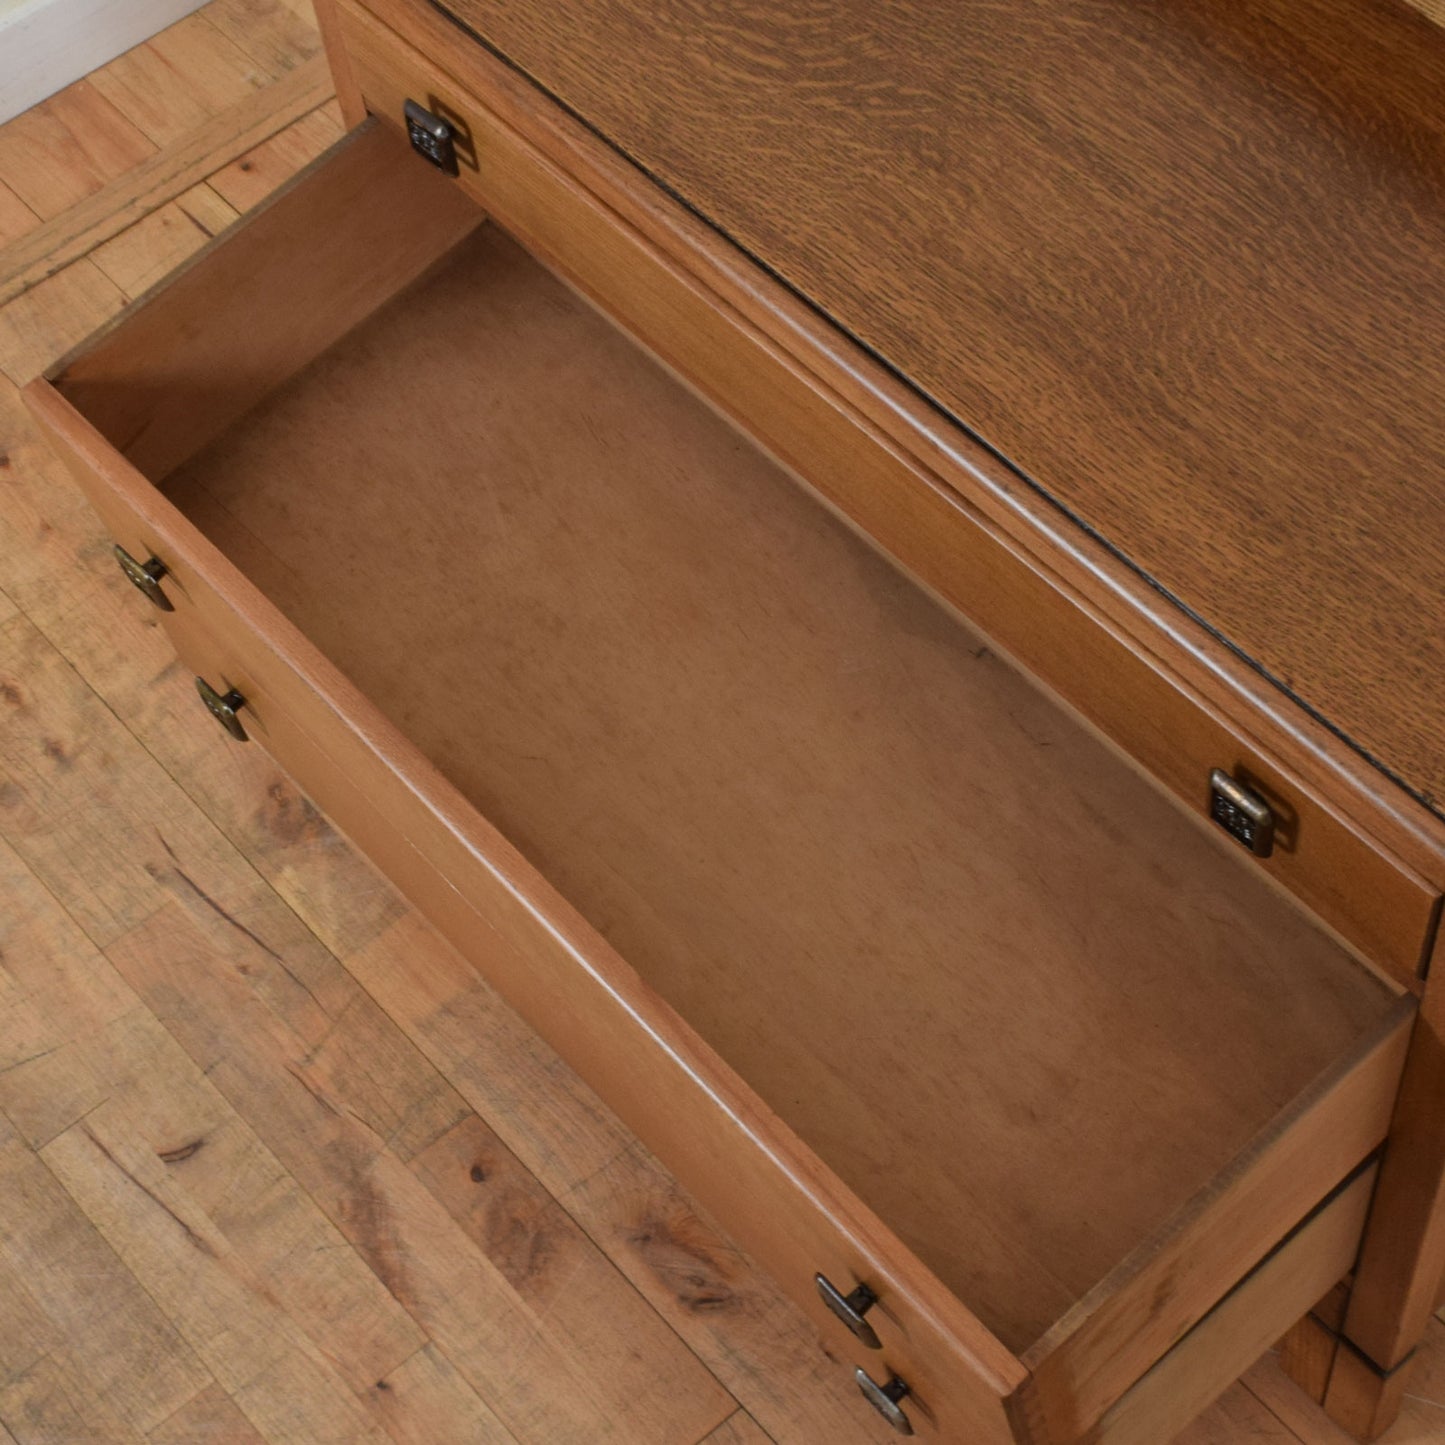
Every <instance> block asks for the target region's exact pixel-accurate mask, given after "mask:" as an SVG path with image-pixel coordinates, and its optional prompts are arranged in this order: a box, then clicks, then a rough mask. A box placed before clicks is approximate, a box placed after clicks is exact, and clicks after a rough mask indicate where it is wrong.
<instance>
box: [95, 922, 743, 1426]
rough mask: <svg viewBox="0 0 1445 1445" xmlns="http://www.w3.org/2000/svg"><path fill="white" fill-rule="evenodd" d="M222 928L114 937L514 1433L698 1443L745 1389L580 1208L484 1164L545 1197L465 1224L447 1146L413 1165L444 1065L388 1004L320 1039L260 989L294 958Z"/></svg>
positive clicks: (173, 926) (443, 1092) (170, 1022)
mask: <svg viewBox="0 0 1445 1445" xmlns="http://www.w3.org/2000/svg"><path fill="white" fill-rule="evenodd" d="M222 942H223V946H224V947H225V948H226V949H227V952H223V953H221V954H219V956H218V955H217V952H216V949H215V947H214V943H213V942H212V941H208V940H206V939H205V938H203V937H201V936H200V935H199V934H198V933H197V932H196V931H195V930H194V929H192V928H190V927H189V926H188V921H187V920H186V918H185V917H184V916H183V915H182V914H181V912H180V910H179V909H168V910H166V911H165V912H164V913H163V914H160V915H157V917H156V918H155V919H153V920H150V921H148V922H147V923H146V924H145V925H143V926H142V927H141V928H139V929H137V930H136V931H135V932H133V933H132V934H130V935H127V937H125V938H124V939H122V940H119V941H118V942H117V943H115V944H113V945H112V946H111V948H110V949H109V950H108V951H109V954H110V957H111V958H112V960H113V961H114V962H115V963H116V965H117V966H118V967H119V969H120V971H121V973H122V974H123V975H124V976H125V977H126V979H127V980H128V981H129V982H130V983H131V984H132V986H133V987H135V989H136V991H137V992H138V993H139V994H140V996H141V997H142V998H143V999H144V1000H145V1002H146V1003H147V1004H148V1006H149V1007H150V1008H151V1009H152V1010H153V1011H154V1012H155V1013H156V1014H157V1016H158V1017H160V1018H161V1019H162V1020H163V1022H164V1023H165V1025H166V1027H167V1028H168V1029H169V1030H170V1031H171V1032H173V1033H174V1034H175V1036H176V1037H177V1038H178V1039H179V1040H180V1041H181V1043H182V1045H183V1047H184V1048H185V1049H186V1050H187V1052H188V1053H189V1054H190V1056H191V1058H192V1059H193V1060H194V1061H195V1063H196V1064H197V1065H198V1066H199V1067H200V1068H201V1069H202V1070H203V1071H204V1072H205V1075H206V1077H207V1078H208V1079H209V1080H210V1081H211V1082H212V1083H213V1084H214V1085H215V1086H216V1087H217V1088H218V1089H219V1090H220V1091H221V1092H222V1094H223V1095H225V1096H226V1097H228V1098H230V1099H234V1100H235V1101H236V1102H237V1104H238V1106H242V1107H245V1108H247V1109H248V1110H250V1111H251V1112H252V1113H253V1116H254V1117H255V1118H256V1120H257V1125H258V1128H259V1129H260V1131H261V1137H262V1139H263V1140H264V1141H265V1143H266V1144H267V1145H268V1147H269V1148H270V1149H271V1150H272V1151H273V1152H274V1153H275V1154H276V1156H277V1158H278V1159H280V1160H281V1161H282V1163H283V1164H284V1165H285V1166H286V1167H287V1168H288V1169H289V1170H290V1171H291V1173H292V1175H293V1176H294V1177H295V1178H296V1179H297V1180H298V1181H299V1182H300V1184H301V1185H302V1187H303V1188H305V1189H306V1190H307V1191H308V1192H309V1193H310V1194H311V1196H312V1197H313V1198H315V1199H316V1201H317V1202H318V1203H319V1204H320V1206H321V1207H322V1209H323V1210H324V1211H325V1212H326V1213H327V1215H328V1216H329V1217H330V1218H331V1219H333V1220H334V1221H335V1222H336V1224H337V1226H338V1228H339V1229H340V1231H341V1233H342V1234H343V1236H344V1237H345V1238H346V1239H348V1240H349V1241H350V1242H351V1243H352V1244H353V1245H354V1246H355V1247H356V1248H357V1249H358V1250H359V1251H360V1253H361V1255H362V1256H363V1258H365V1259H366V1260H367V1261H368V1263H369V1264H370V1265H371V1267H372V1269H373V1270H374V1271H375V1273H376V1274H377V1276H378V1277H379V1278H380V1279H381V1280H383V1281H384V1282H385V1283H386V1284H387V1286H388V1288H390V1290H391V1291H392V1293H393V1294H394V1295H396V1296H397V1298H398V1299H400V1300H401V1301H402V1302H403V1304H404V1305H405V1306H406V1308H407V1309H408V1311H409V1312H410V1313H411V1315H412V1316H413V1318H415V1319H416V1320H417V1321H418V1323H419V1324H420V1325H421V1326H422V1328H423V1329H424V1330H425V1332H426V1333H427V1335H428V1336H429V1337H430V1338H431V1339H432V1340H434V1341H435V1342H436V1343H437V1345H438V1346H439V1347H440V1348H441V1349H442V1350H443V1351H445V1353H446V1354H447V1356H448V1358H449V1359H450V1360H451V1361H452V1362H453V1363H454V1364H455V1365H456V1367H457V1369H458V1371H459V1372H460V1373H461V1374H462V1375H463V1376H464V1377H465V1378H466V1379H467V1380H468V1381H469V1383H471V1384H472V1385H473V1386H474V1387H475V1388H476V1389H477V1390H478V1391H479V1393H481V1394H482V1395H483V1397H484V1398H485V1399H486V1400H487V1401H488V1403H489V1404H490V1405H491V1406H492V1407H493V1408H494V1409H495V1410H496V1411H497V1413H498V1415H499V1416H500V1417H501V1418H502V1420H503V1421H505V1422H506V1424H507V1426H508V1427H509V1428H510V1429H511V1430H512V1432H513V1433H514V1434H515V1435H516V1436H517V1438H518V1439H519V1440H537V1441H539V1442H541V1441H546V1442H557V1445H562V1442H566V1441H576V1442H579V1445H581V1442H588V1441H593V1440H605V1439H614V1438H615V1439H627V1440H630V1441H636V1442H638V1445H643V1442H650V1441H657V1442H690V1441H693V1440H696V1439H698V1438H700V1437H701V1436H702V1435H703V1434H704V1433H706V1430H707V1429H710V1428H711V1427H712V1426H713V1425H714V1424H716V1423H718V1422H719V1421H720V1420H721V1419H723V1418H724V1417H725V1416H726V1415H728V1414H729V1413H731V1411H732V1410H733V1409H734V1408H735V1406H734V1403H733V1401H732V1400H731V1399H730V1398H728V1397H727V1395H726V1394H725V1392H723V1391H722V1390H721V1389H719V1388H718V1387H717V1385H716V1383H715V1382H714V1381H713V1380H712V1379H711V1377H710V1376H709V1375H708V1374H707V1373H706V1371H705V1370H704V1369H703V1368H702V1366H701V1365H699V1364H698V1362H697V1361H696V1360H695V1359H694V1358H693V1357H692V1356H691V1355H690V1354H689V1353H688V1352H687V1351H686V1350H685V1349H684V1348H683V1347H682V1345H681V1344H680V1343H679V1342H678V1341H677V1339H676V1337H675V1336H672V1335H671V1333H670V1332H669V1331H668V1330H667V1329H666V1327H665V1326H664V1325H663V1324H662V1322H661V1321H660V1320H658V1319H657V1318H656V1316H655V1315H653V1314H652V1313H651V1312H650V1311H648V1310H647V1309H646V1308H645V1306H644V1305H643V1303H642V1301H641V1300H640V1299H637V1298H636V1297H635V1296H634V1295H633V1292H632V1291H631V1290H630V1289H629V1288H628V1287H627V1285H626V1282H625V1281H624V1280H623V1279H622V1278H621V1277H620V1276H619V1275H617V1273H616V1272H615V1271H614V1270H611V1269H610V1267H609V1266H607V1264H606V1262H605V1261H603V1260H600V1259H597V1260H596V1262H595V1265H594V1264H593V1262H592V1258H591V1257H593V1256H595V1253H596V1252H595V1250H594V1248H593V1247H592V1246H591V1244H590V1243H589V1242H588V1241H586V1240H585V1239H584V1238H583V1237H582V1236H581V1234H580V1232H579V1231H576V1230H575V1227H573V1226H572V1222H571V1220H570V1219H567V1218H566V1217H565V1216H563V1215H562V1214H561V1211H551V1212H549V1211H547V1210H546V1209H545V1208H544V1207H538V1206H539V1205H540V1194H541V1191H540V1189H539V1188H538V1187H536V1186H535V1185H534V1184H533V1183H532V1182H531V1181H527V1180H525V1179H524V1178H523V1176H522V1174H521V1171H520V1170H518V1169H513V1170H511V1171H510V1172H509V1173H508V1172H503V1170H502V1168H501V1166H500V1165H499V1164H497V1163H496V1162H495V1161H494V1160H492V1159H489V1160H488V1162H489V1163H492V1164H493V1167H495V1168H498V1170H499V1173H501V1175H502V1180H503V1181H504V1185H505V1184H510V1186H511V1188H512V1190H513V1192H514V1199H513V1202H516V1201H519V1200H530V1201H531V1204H532V1206H533V1210H534V1212H533V1214H532V1215H531V1217H528V1215H527V1213H526V1212H524V1210H523V1209H521V1208H519V1209H518V1210H517V1211H516V1212H515V1213H511V1212H508V1204H507V1203H504V1204H503V1206H502V1207H503V1211H504V1212H503V1215H502V1217H501V1219H500V1220H499V1224H500V1226H501V1227H500V1228H498V1229H496V1230H495V1231H493V1232H489V1231H487V1230H486V1229H485V1228H481V1229H475V1228H474V1229H470V1230H469V1229H466V1228H464V1227H462V1225H461V1224H459V1222H458V1220H457V1219H456V1218H455V1217H454V1214H453V1211H452V1210H450V1209H448V1208H447V1207H446V1205H445V1204H444V1203H443V1202H442V1201H440V1200H438V1199H437V1198H436V1196H435V1195H434V1194H433V1193H432V1192H431V1191H430V1190H429V1189H428V1187H427V1176H428V1174H432V1175H434V1174H435V1173H436V1172H437V1171H438V1170H439V1169H440V1167H441V1166H440V1164H439V1162H438V1161H437V1159H436V1158H435V1157H432V1158H431V1159H430V1161H429V1163H428V1164H427V1165H426V1166H424V1168H423V1170H422V1171H420V1173H418V1172H416V1171H413V1170H411V1169H408V1168H407V1161H408V1160H409V1159H411V1158H412V1157H413V1156H414V1155H415V1154H416V1153H417V1152H418V1150H419V1146H422V1145H423V1144H426V1145H430V1144H431V1143H433V1141H435V1140H436V1139H437V1138H438V1137H440V1135H441V1134H442V1133H443V1132H444V1131H450V1130H451V1129H453V1128H455V1127H456V1125H457V1124H458V1123H461V1122H462V1121H463V1120H464V1119H465V1117H466V1112H467V1111H466V1106H465V1105H464V1104H463V1103H462V1101H461V1099H460V1097H459V1096H457V1095H455V1094H454V1093H453V1092H452V1091H451V1089H450V1088H449V1087H448V1086H447V1085H446V1084H445V1082H444V1081H443V1080H442V1079H441V1077H440V1075H437V1074H434V1073H430V1072H429V1071H428V1072H427V1073H426V1074H425V1075H424V1076H421V1077H418V1076H417V1071H416V1070H415V1068H413V1067H411V1066H410V1060H411V1059H412V1058H413V1057H415V1055H414V1051H413V1050H411V1049H410V1047H409V1046H408V1045H407V1044H406V1042H405V1040H404V1039H403V1037H402V1036H401V1035H400V1033H399V1032H398V1031H397V1030H396V1029H395V1027H394V1026H393V1025H391V1024H390V1022H389V1021H388V1020H387V1019H386V1018H385V1015H383V1014H382V1012H381V1010H379V1009H377V1008H376V1007H375V1005H373V1004H371V1001H370V1000H369V999H366V998H364V997H358V998H357V999H355V1000H353V1001H352V1002H351V1003H350V1004H349V1006H348V1007H347V1008H346V1009H345V1010H344V1017H345V1020H346V1024H347V1027H346V1028H345V1029H342V1028H340V1027H332V1028H327V1029H325V1030H324V1031H322V1032H321V1036H320V1037H318V1036H317V1029H316V1026H315V1020H314V1017H313V1014H314V1011H313V1010H312V1009H311V1008H310V1007H309V1006H308V1004H307V1002H306V1001H305V1000H304V999H302V998H301V997H300V996H299V995H297V994H295V993H294V992H291V993H290V994H289V995H288V991H287V990H286V989H285V987H284V983H281V981H280V980H277V984H276V986H273V987H271V988H267V987H266V986H265V974H266V973H267V972H278V973H280V972H285V970H286V962H285V960H284V958H283V959H279V960H278V959H274V958H270V959H268V958H267V957H266V956H265V955H263V954H261V953H260V952H259V951H257V950H254V949H248V948H246V947H245V941H244V940H241V939H237V938H232V939H229V940H223V941H222ZM238 950H239V954H238ZM232 960H235V962H234V963H233V964H232V966H229V967H228V966H226V965H227V964H228V963H232ZM242 963H244V964H245V965H246V969H247V970H248V972H243V971H242V968H241V964H242ZM253 985H254V986H253ZM293 1019H294V1020H295V1022H294V1024H293V1022H292V1020H293ZM402 1071H405V1072H406V1073H407V1074H408V1075H409V1076H410V1079H409V1085H410V1086H408V1085H407V1084H406V1083H404V1082H403V1081H402V1079H401V1073H402ZM469 1133H470V1135H471V1136H472V1137H475V1135H476V1133H477V1131H476V1128H475V1126H472V1129H471V1130H470V1131H469ZM470 1167H471V1166H470V1165H469V1166H468V1168H469V1169H470ZM468 1182H469V1183H471V1181H470V1179H468ZM471 1187H473V1188H476V1187H477V1185H476V1184H472V1186H471ZM457 1212H461V1211H460V1210H459V1209H458V1210H457ZM471 1222H472V1221H471V1220H470V1219H468V1223H471ZM559 1295H560V1296H561V1298H559ZM564 1304H565V1307H564Z"/></svg>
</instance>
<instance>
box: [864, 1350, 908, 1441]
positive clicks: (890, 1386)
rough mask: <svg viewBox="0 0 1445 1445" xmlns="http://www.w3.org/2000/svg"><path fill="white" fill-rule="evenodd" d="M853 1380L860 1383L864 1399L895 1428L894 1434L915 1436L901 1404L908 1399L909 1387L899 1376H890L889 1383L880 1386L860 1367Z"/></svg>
mask: <svg viewBox="0 0 1445 1445" xmlns="http://www.w3.org/2000/svg"><path fill="white" fill-rule="evenodd" d="M853 1378H854V1379H855V1380H857V1381H858V1388H859V1389H860V1390H862V1392H863V1398H864V1399H865V1400H867V1402H868V1403H869V1404H870V1405H872V1407H873V1408H874V1409H875V1410H877V1412H878V1413H879V1414H880V1415H882V1416H883V1418H884V1419H885V1420H887V1421H888V1423H889V1425H891V1426H892V1427H893V1432H894V1434H896V1435H911V1434H913V1426H912V1425H911V1424H909V1422H908V1416H907V1415H905V1414H904V1413H903V1410H902V1408H901V1406H900V1404H899V1402H900V1401H902V1400H904V1399H906V1398H907V1397H908V1393H909V1391H908V1386H907V1385H905V1384H904V1383H903V1381H902V1380H900V1379H899V1378H898V1376H897V1375H890V1376H889V1377H888V1383H887V1384H885V1385H880V1384H879V1383H878V1382H877V1381H876V1380H874V1379H873V1378H872V1377H871V1376H870V1375H869V1373H868V1371H867V1370H865V1369H864V1368H863V1367H862V1366H861V1365H860V1366H859V1367H858V1368H857V1369H856V1370H855V1371H854V1372H853Z"/></svg>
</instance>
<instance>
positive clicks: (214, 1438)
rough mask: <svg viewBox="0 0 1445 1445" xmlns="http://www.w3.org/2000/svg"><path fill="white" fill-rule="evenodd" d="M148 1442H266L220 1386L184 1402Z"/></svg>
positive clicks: (174, 1444)
mask: <svg viewBox="0 0 1445 1445" xmlns="http://www.w3.org/2000/svg"><path fill="white" fill-rule="evenodd" d="M146 1441H147V1445H265V1437H264V1436H263V1435H260V1434H258V1433H257V1431H256V1427H255V1426H254V1425H252V1424H251V1422H250V1421H249V1420H248V1419H247V1418H246V1417H245V1416H244V1415H243V1414H242V1413H241V1410H240V1408H239V1406H237V1404H236V1402H235V1401H234V1400H233V1399H232V1398H231V1397H230V1396H229V1395H228V1394H227V1393H226V1392H225V1391H224V1390H223V1389H222V1388H221V1387H220V1386H219V1385H211V1386H210V1388H209V1389H206V1390H203V1391H202V1392H201V1393H200V1394H199V1395H197V1396H196V1397H195V1399H193V1400H190V1401H188V1402H187V1403H186V1404H184V1405H182V1406H181V1408H180V1409H179V1410H177V1411H176V1413H175V1414H174V1415H171V1416H170V1417H169V1418H168V1419H166V1420H163V1421H162V1422H161V1423H160V1424H159V1425H157V1426H156V1427H155V1429H154V1430H152V1431H151V1432H150V1434H148V1435H147V1436H146Z"/></svg>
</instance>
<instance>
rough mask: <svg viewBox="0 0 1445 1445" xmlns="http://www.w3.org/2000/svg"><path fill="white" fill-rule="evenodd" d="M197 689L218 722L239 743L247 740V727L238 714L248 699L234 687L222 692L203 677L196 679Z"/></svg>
mask: <svg viewBox="0 0 1445 1445" xmlns="http://www.w3.org/2000/svg"><path fill="white" fill-rule="evenodd" d="M196 691H197V692H198V693H200V695H201V701H202V702H203V703H205V705H206V709H207V711H208V712H209V713H210V714H211V716H212V717H213V718H215V719H216V721H217V722H219V723H220V724H221V726H222V727H223V728H225V730H226V731H227V732H228V733H230V735H231V736H232V737H233V738H235V739H236V741H237V742H238V743H244V742H245V741H246V729H245V728H244V727H242V726H241V719H240V718H238V717H237V716H236V714H237V713H238V712H240V711H241V709H242V708H243V707H245V706H246V699H245V698H244V697H242V696H241V694H240V693H239V692H237V691H236V689H235V688H234V687H233V688H232V689H231V690H230V691H229V692H228V693H225V694H222V693H219V692H217V691H216V689H215V688H213V687H212V686H211V684H210V683H208V682H207V681H206V679H205V678H203V677H198V678H197V679H196Z"/></svg>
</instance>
